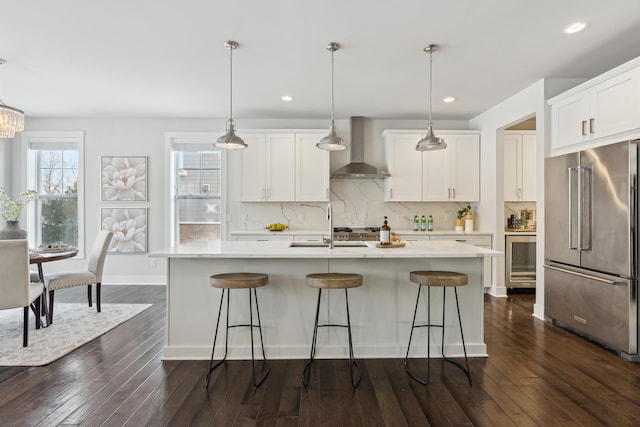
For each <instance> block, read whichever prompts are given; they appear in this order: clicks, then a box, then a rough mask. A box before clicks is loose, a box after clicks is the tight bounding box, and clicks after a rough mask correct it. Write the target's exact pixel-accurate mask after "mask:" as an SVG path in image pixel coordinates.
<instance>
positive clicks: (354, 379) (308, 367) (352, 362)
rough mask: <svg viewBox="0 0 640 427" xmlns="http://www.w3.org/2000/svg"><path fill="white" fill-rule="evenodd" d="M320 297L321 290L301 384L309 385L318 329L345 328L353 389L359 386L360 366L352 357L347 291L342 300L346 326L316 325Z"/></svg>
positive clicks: (320, 295)
mask: <svg viewBox="0 0 640 427" xmlns="http://www.w3.org/2000/svg"><path fill="white" fill-rule="evenodd" d="M321 297H322V289H318V303H317V305H316V318H315V322H314V324H313V338H312V340H311V353H310V354H309V360H307V363H305V365H304V369H303V370H302V384H304V386H305V387H307V386H308V385H309V375H310V374H311V362H313V359H314V357H315V355H316V344H317V342H318V328H324V327H332V326H335V327H339V328H347V331H348V334H349V375H350V376H351V386H352V387H353V388H356V387H358V384H360V379H361V377H362V371H361V370H360V366H358V362H356V360H355V357H354V355H353V340H352V337H351V316H350V315H349V294H348V292H347V289H345V290H344V298H345V302H346V306H347V324H346V325H336V324H330V323H327V324H324V325H318V318H319V316H320V300H321ZM354 368H355V370H357V376H356V377H354Z"/></svg>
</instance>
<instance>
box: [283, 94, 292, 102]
mask: <svg viewBox="0 0 640 427" xmlns="http://www.w3.org/2000/svg"><path fill="white" fill-rule="evenodd" d="M280 99H282V100H283V101H286V102H289V101H293V96H291V95H282V96H281V97H280Z"/></svg>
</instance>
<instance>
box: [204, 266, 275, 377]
mask: <svg viewBox="0 0 640 427" xmlns="http://www.w3.org/2000/svg"><path fill="white" fill-rule="evenodd" d="M268 281H269V276H267V275H266V274H262V273H226V274H214V275H213V276H211V286H212V287H214V288H220V289H222V297H221V298H220V308H219V309H218V320H217V321H216V331H215V334H214V335H213V348H212V350H211V361H210V362H209V371H208V372H207V378H206V379H205V382H204V385H205V387H206V388H207V389H208V388H209V381H210V380H211V373H212V372H213V370H214V369H216V368H217V367H218V366H220V365H221V364H222V363H223V362H224V361H226V359H227V350H228V344H229V328H237V327H249V328H250V331H251V371H252V372H253V385H254V386H256V387H258V386H259V385H260V384H262V382H263V381H264V380H265V378H267V375H268V374H269V369H270V367H269V363H268V362H267V358H266V357H265V354H264V341H263V339H262V325H261V323H260V309H259V308H258V296H257V294H256V288H259V287H261V286H264V285H266V284H267V282H268ZM231 289H249V324H237V325H229V299H230V294H229V291H230V290H231ZM251 291H253V300H254V301H255V303H256V313H257V315H258V324H257V325H254V324H253V302H252V297H251ZM225 293H226V295H227V321H226V334H225V342H224V357H223V358H222V360H219V361H218V362H217V363H216V364H215V365H214V364H213V354H214V352H215V350H216V340H217V338H218V326H219V325H220V315H221V314H222V302H223V301H224V296H225ZM254 328H258V330H259V331H260V346H261V347H262V360H263V362H264V364H265V371H264V374H263V375H262V377H261V378H260V379H257V378H256V369H255V358H254V345H253V329H254Z"/></svg>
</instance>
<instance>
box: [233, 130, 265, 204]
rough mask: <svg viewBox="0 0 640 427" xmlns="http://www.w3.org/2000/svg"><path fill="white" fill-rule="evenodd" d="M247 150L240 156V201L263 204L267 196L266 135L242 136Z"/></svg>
mask: <svg viewBox="0 0 640 427" xmlns="http://www.w3.org/2000/svg"><path fill="white" fill-rule="evenodd" d="M241 137H242V139H244V141H245V142H246V143H247V148H245V149H244V150H242V151H241V152H240V153H239V154H240V200H242V201H243V202H263V201H265V196H266V183H265V178H266V169H265V160H264V159H265V156H266V150H267V147H266V142H265V136H264V135H242V136H241Z"/></svg>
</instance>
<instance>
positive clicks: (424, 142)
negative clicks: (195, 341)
mask: <svg viewBox="0 0 640 427" xmlns="http://www.w3.org/2000/svg"><path fill="white" fill-rule="evenodd" d="M437 49H438V45H435V44H430V45H429V46H427V47H425V48H424V51H425V52H427V53H428V54H429V123H428V124H427V134H426V135H425V137H424V138H422V139H421V140H420V141H418V144H417V145H416V150H418V151H435V150H444V149H445V148H447V144H446V143H445V142H444V139H442V138H439V137H437V136H436V135H435V134H434V133H433V121H432V120H431V110H432V93H433V90H432V87H433V52H435V51H436V50H437Z"/></svg>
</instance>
